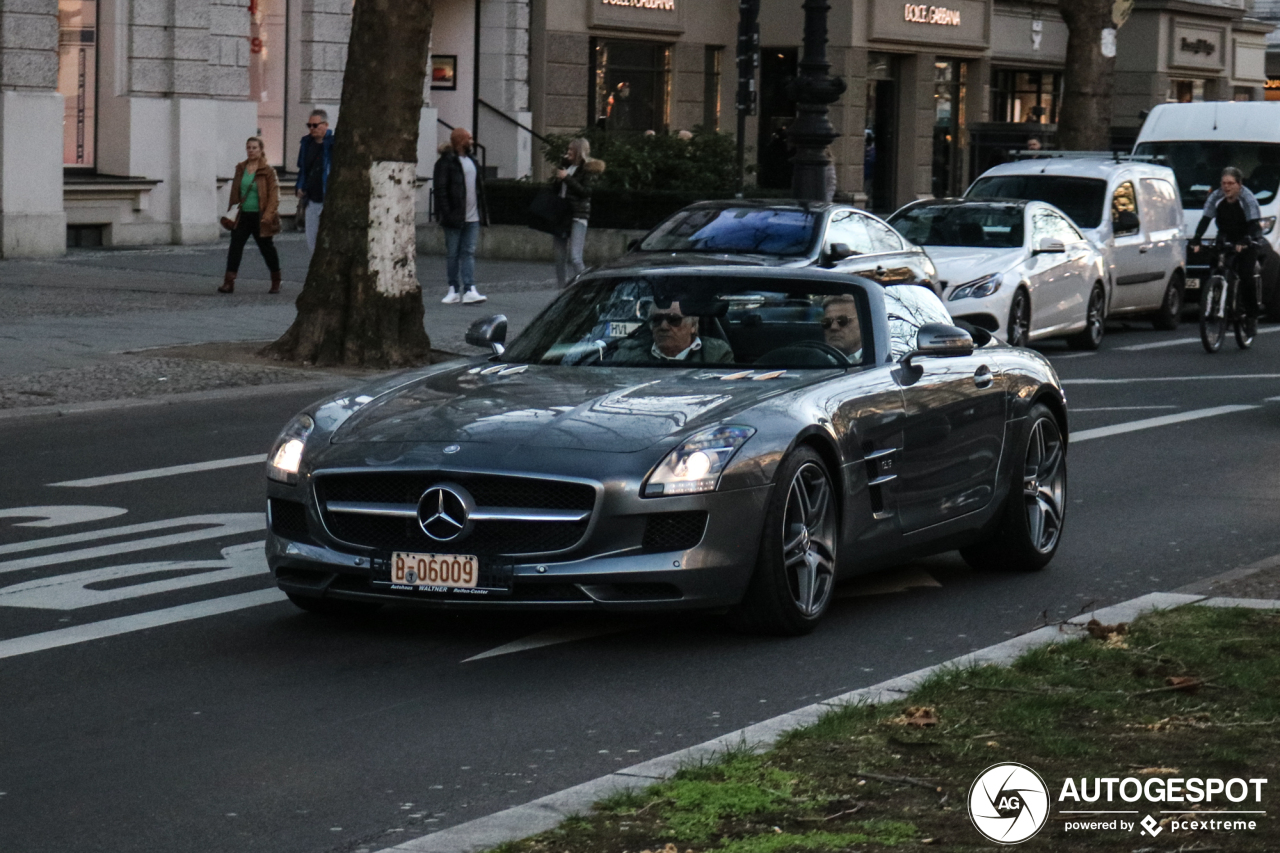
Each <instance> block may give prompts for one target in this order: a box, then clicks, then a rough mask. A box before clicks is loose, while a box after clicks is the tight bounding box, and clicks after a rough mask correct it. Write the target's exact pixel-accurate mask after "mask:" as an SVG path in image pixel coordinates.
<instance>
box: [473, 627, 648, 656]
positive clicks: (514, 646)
mask: <svg viewBox="0 0 1280 853" xmlns="http://www.w3.org/2000/svg"><path fill="white" fill-rule="evenodd" d="M634 627H635V626H634V625H632V624H630V623H624V624H620V625H608V626H604V625H557V626H556V627H554V628H548V629H547V630H545V631H539V632H537V633H536V634H530V635H529V636H527V637H523V638H521V639H519V640H513V641H512V642H510V643H507V644H506V645H502V646H498V647H497V648H496V649H490V650H489V651H487V652H481V653H480V654H478V655H472V656H471V657H469V658H467V659H466V660H464V661H463V663H470V662H471V661H473V660H483V659H485V658H495V657H498V656H499V655H510V654H514V653H516V652H527V651H529V650H530V649H540V648H542V647H543V646H554V645H557V644H559V643H572V642H575V641H577V640H586V639H588V638H590V637H602V636H605V635H606V634H618V633H621V632H623V631H629V630H631V629H632V628H634Z"/></svg>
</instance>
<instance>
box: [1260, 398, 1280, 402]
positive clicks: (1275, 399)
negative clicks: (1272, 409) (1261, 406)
mask: <svg viewBox="0 0 1280 853" xmlns="http://www.w3.org/2000/svg"><path fill="white" fill-rule="evenodd" d="M1263 402H1266V403H1280V397H1268V398H1267V399H1266V400H1264V401H1263Z"/></svg>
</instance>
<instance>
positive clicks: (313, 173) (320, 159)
mask: <svg viewBox="0 0 1280 853" xmlns="http://www.w3.org/2000/svg"><path fill="white" fill-rule="evenodd" d="M332 160H333V131H332V130H330V129H329V114H328V113H327V112H325V111H324V110H312V111H311V116H310V117H309V118H308V119H307V135H306V136H304V137H302V142H301V144H300V145H299V146H298V185H297V195H298V198H299V199H306V201H307V212H306V219H307V245H308V246H309V247H310V248H311V251H313V252H314V251H315V250H316V235H317V234H319V233H320V212H321V211H322V210H324V194H325V190H326V189H328V187H329V165H330V163H331V161H332Z"/></svg>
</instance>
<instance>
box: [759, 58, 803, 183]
mask: <svg viewBox="0 0 1280 853" xmlns="http://www.w3.org/2000/svg"><path fill="white" fill-rule="evenodd" d="M799 63H800V52H799V50H797V49H796V48H794V47H764V48H761V50H760V106H759V113H760V120H759V125H758V127H759V136H757V137H756V138H757V145H758V153H757V162H758V163H759V168H758V170H757V171H756V183H757V184H758V185H759V186H761V187H767V188H770V189H788V188H790V186H791V176H792V165H791V158H792V156H793V154H794V152H793V151H792V149H791V140H790V139H788V138H787V128H789V127H791V122H793V121H795V118H796V102H795V101H793V100H792V99H791V94H790V92H789V91H788V88H787V87H788V84H789V83H790V82H791V81H792V80H794V79H795V77H796V73H797V72H798V70H799Z"/></svg>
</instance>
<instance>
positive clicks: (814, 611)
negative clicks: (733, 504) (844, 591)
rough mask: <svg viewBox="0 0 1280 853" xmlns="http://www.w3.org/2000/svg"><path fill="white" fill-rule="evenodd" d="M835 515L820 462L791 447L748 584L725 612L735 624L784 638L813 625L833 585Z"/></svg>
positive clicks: (823, 610) (833, 497)
mask: <svg viewBox="0 0 1280 853" xmlns="http://www.w3.org/2000/svg"><path fill="white" fill-rule="evenodd" d="M836 519H837V515H836V493H835V489H834V487H833V486H832V483H831V475H830V474H829V473H828V472H827V466H826V463H824V462H823V461H822V457H821V456H819V455H818V454H817V452H816V451H814V450H813V449H812V448H810V447H800V448H798V449H796V450H795V451H794V452H792V453H790V454H789V455H788V456H787V457H786V458H785V459H783V460H782V464H781V465H780V466H779V468H778V476H777V479H776V480H775V485H774V489H773V494H772V495H771V496H770V498H769V506H768V508H767V510H766V511H765V516H764V533H763V535H762V536H761V537H760V554H759V556H758V557H757V558H756V566H755V571H754V572H753V573H752V575H751V583H750V584H749V585H748V587H747V594H746V595H745V596H744V597H743V599H742V603H741V604H739V605H738V606H737V607H735V608H734V609H733V610H732V611H730V614H729V619H730V622H731V623H732V624H733V625H734V626H735V627H737V628H738V629H740V630H745V631H749V632H751V633H758V634H773V635H777V636H789V637H795V636H800V635H802V634H808V633H809V632H810V631H812V630H813V629H814V628H816V627H817V625H818V622H819V620H821V619H822V615H823V614H824V613H826V612H827V608H828V606H830V604H831V598H832V593H833V591H834V589H835V580H836V544H837V541H838V538H839V526H838V523H837V520H836Z"/></svg>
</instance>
